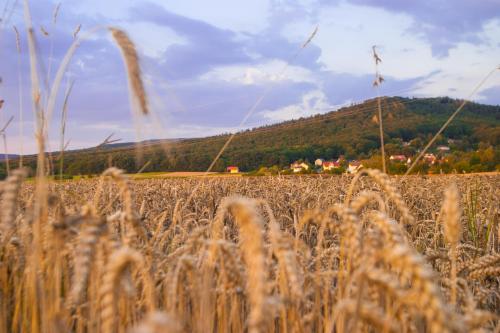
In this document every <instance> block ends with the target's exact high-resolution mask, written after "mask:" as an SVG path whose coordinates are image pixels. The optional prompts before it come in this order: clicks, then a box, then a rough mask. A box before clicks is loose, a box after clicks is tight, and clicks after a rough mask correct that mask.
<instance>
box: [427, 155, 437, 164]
mask: <svg viewBox="0 0 500 333" xmlns="http://www.w3.org/2000/svg"><path fill="white" fill-rule="evenodd" d="M436 161H437V158H436V155H434V154H425V155H424V162H425V163H427V164H430V165H434V164H436Z"/></svg>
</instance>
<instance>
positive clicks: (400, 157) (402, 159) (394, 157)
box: [389, 155, 406, 163]
mask: <svg viewBox="0 0 500 333" xmlns="http://www.w3.org/2000/svg"><path fill="white" fill-rule="evenodd" d="M389 160H390V161H391V162H400V163H404V162H406V156H405V155H391V157H389Z"/></svg>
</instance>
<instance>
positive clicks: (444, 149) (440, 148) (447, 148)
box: [437, 146, 450, 153]
mask: <svg viewBox="0 0 500 333" xmlns="http://www.w3.org/2000/svg"><path fill="white" fill-rule="evenodd" d="M437 151H439V152H441V153H446V152H449V151H450V147H448V146H438V147H437Z"/></svg>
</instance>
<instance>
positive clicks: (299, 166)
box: [290, 162, 309, 172]
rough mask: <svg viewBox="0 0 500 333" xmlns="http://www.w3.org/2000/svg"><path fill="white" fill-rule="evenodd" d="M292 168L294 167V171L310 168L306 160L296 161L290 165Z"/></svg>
mask: <svg viewBox="0 0 500 333" xmlns="http://www.w3.org/2000/svg"><path fill="white" fill-rule="evenodd" d="M290 169H292V170H293V172H301V171H303V170H309V165H307V164H306V163H304V162H294V163H292V164H291V165H290Z"/></svg>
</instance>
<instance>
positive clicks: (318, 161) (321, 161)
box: [314, 158, 325, 167]
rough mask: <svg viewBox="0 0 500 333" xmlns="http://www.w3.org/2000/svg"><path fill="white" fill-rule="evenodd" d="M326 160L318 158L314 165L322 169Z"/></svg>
mask: <svg viewBox="0 0 500 333" xmlns="http://www.w3.org/2000/svg"><path fill="white" fill-rule="evenodd" d="M324 161H325V160H323V159H322V158H318V159H317V160H316V161H314V165H315V166H317V167H320V166H322V165H323V162H324Z"/></svg>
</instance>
